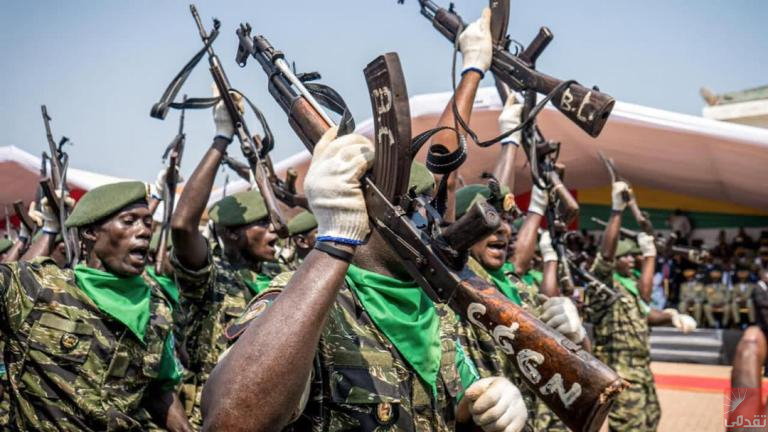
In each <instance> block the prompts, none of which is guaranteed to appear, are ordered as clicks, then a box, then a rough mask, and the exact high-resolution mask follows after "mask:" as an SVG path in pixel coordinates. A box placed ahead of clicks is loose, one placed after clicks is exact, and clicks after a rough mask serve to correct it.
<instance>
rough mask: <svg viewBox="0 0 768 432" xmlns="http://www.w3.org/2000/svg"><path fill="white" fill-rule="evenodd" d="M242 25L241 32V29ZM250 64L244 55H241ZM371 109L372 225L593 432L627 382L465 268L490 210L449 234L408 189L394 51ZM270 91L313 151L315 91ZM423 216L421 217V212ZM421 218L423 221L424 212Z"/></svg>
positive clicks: (427, 286)
mask: <svg viewBox="0 0 768 432" xmlns="http://www.w3.org/2000/svg"><path fill="white" fill-rule="evenodd" d="M243 28H246V27H244V26H241V29H243ZM243 36H244V35H243V34H241V45H240V51H241V52H244V53H247V54H250V55H252V56H254V57H255V58H257V59H259V61H260V63H262V66H264V64H266V63H273V62H274V61H275V60H276V58H275V56H276V55H279V56H280V57H279V58H280V59H282V54H281V53H279V52H278V51H276V50H275V49H274V48H273V47H272V46H271V45H270V44H269V42H268V41H267V40H266V38H264V37H263V36H257V37H255V38H254V39H253V40H252V41H251V43H248V44H243V42H242V38H243ZM238 60H239V61H240V62H241V63H242V64H245V61H246V60H247V57H245V56H240V55H239V56H238ZM265 70H266V71H267V73H268V74H269V77H270V83H271V84H272V83H274V82H276V81H277V82H279V83H286V82H294V81H293V78H295V77H292V74H293V72H292V71H290V70H279V71H277V72H276V73H274V74H273V73H270V72H275V71H274V70H272V69H270V68H267V67H265ZM365 76H366V81H367V83H368V89H369V92H370V97H371V104H372V106H373V112H374V124H375V127H376V132H375V134H374V135H375V146H376V161H375V162H374V166H373V169H372V170H371V172H370V173H369V175H367V176H365V177H364V180H363V185H364V194H365V200H366V206H367V208H368V215H369V217H370V219H371V225H372V226H373V228H374V229H375V230H376V231H377V232H378V233H379V235H381V236H382V237H383V238H384V239H385V240H386V241H387V243H388V244H389V245H390V246H391V247H392V250H394V251H395V252H397V253H398V255H399V256H400V257H401V259H402V261H403V264H404V266H405V268H406V269H407V271H408V272H409V274H410V275H411V276H412V277H413V278H414V279H415V280H416V281H417V283H418V284H419V285H420V286H421V287H422V289H424V291H425V293H426V294H427V295H428V296H429V297H430V298H431V299H432V300H433V301H436V302H442V303H448V304H449V305H450V306H451V307H452V308H453V309H454V310H455V311H456V312H458V313H460V314H461V315H462V316H463V317H464V319H467V320H468V321H469V322H471V323H472V324H473V325H475V326H478V327H480V328H482V329H484V330H486V331H488V332H489V333H490V334H492V335H493V337H494V339H495V340H496V342H497V343H498V345H499V347H500V348H501V349H502V350H503V351H504V352H505V353H506V354H507V355H509V356H510V357H511V358H512V359H513V361H512V363H513V364H514V365H515V366H516V367H517V368H518V370H519V371H520V372H521V376H523V377H524V379H525V380H526V382H527V383H528V385H529V386H530V388H531V389H533V390H534V391H535V392H536V393H537V394H538V395H539V396H540V397H541V398H542V400H544V401H545V402H546V403H547V405H548V406H550V407H551V408H552V409H553V410H554V411H555V413H556V414H557V415H558V416H559V417H560V418H561V419H563V421H565V423H566V424H567V425H568V426H569V427H571V428H572V429H574V430H578V431H594V430H597V429H598V428H599V427H600V425H601V424H602V423H603V421H604V420H605V416H606V415H607V413H608V410H609V408H610V406H611V404H612V401H613V399H614V398H615V396H616V395H617V394H618V393H619V392H620V391H621V390H622V389H623V387H624V382H623V381H622V380H621V378H620V377H619V376H618V375H616V373H615V372H614V371H612V370H611V369H610V368H608V367H607V366H605V365H604V364H603V363H601V362H599V361H598V360H597V359H595V358H594V357H592V356H591V355H590V354H588V353H586V352H584V351H583V350H581V349H580V348H579V347H578V346H577V345H575V344H574V343H572V342H571V341H569V340H568V339H567V338H565V337H564V336H562V335H561V334H559V333H557V332H555V331H554V330H552V329H550V328H548V327H547V326H546V325H545V324H543V323H542V322H541V321H539V320H537V319H536V318H534V317H533V316H531V315H530V314H528V313H527V312H525V311H524V310H523V309H522V308H520V307H519V306H517V305H515V304H514V303H512V302H511V301H510V300H509V299H507V298H506V297H505V296H504V295H503V294H501V293H499V291H498V290H497V289H496V288H495V287H494V286H493V285H491V284H490V283H488V282H486V281H484V280H481V279H480V278H478V277H477V276H476V275H475V274H474V273H472V272H471V270H469V269H468V268H467V266H466V259H467V249H468V248H469V247H470V246H471V245H472V244H474V243H475V242H477V241H478V240H479V239H480V238H483V237H485V236H487V235H489V234H490V233H492V232H494V231H495V230H496V228H497V227H498V225H499V224H500V223H501V221H500V216H499V215H498V213H496V212H495V210H494V209H493V207H492V206H490V205H488V204H476V205H475V206H474V207H472V209H471V210H470V211H469V212H468V213H467V214H466V215H465V216H463V217H462V218H461V219H459V220H458V221H457V222H455V223H454V224H453V225H451V226H450V227H449V228H447V229H442V228H441V222H442V217H441V215H440V214H439V213H438V212H437V210H436V209H435V208H434V207H433V206H432V205H431V203H430V202H429V201H430V200H429V199H428V198H425V197H423V196H416V195H415V194H414V193H413V192H412V191H409V190H408V179H409V174H410V166H411V162H412V159H413V156H414V155H415V152H416V151H418V148H413V147H412V143H411V131H410V124H411V123H410V111H409V103H408V95H407V91H406V88H405V82H404V80H403V76H402V70H401V68H400V62H399V59H398V57H397V54H394V53H390V54H385V55H383V56H380V57H378V58H377V59H375V60H374V61H373V62H371V63H370V64H369V65H368V66H367V67H366V68H365ZM282 90H286V91H284V92H279V93H278V92H276V91H275V92H272V94H273V96H275V98H276V100H277V102H278V104H279V105H280V106H281V107H283V109H284V111H285V112H286V114H288V116H289V118H290V121H291V125H292V126H293V127H294V129H295V130H296V131H297V133H298V134H299V136H300V137H301V139H302V141H303V142H304V143H305V144H306V145H307V148H308V149H309V150H310V151H312V149H313V147H314V144H315V143H316V142H317V141H318V140H319V139H320V137H321V136H322V134H323V133H324V132H325V131H327V130H328V129H329V128H330V127H332V126H334V123H333V121H331V120H330V118H329V117H328V115H327V114H326V113H325V112H323V110H322V108H320V107H319V104H318V103H317V101H314V100H313V97H312V95H311V94H309V93H299V92H298V91H297V90H294V89H293V88H291V87H288V86H286V87H283V88H282ZM422 212H423V213H422ZM423 215H425V216H423Z"/></svg>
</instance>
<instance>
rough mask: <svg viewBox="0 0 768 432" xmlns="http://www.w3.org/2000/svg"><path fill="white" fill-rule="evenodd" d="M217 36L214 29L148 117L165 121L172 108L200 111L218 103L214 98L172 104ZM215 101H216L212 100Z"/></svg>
mask: <svg viewBox="0 0 768 432" xmlns="http://www.w3.org/2000/svg"><path fill="white" fill-rule="evenodd" d="M218 36H219V30H218V29H216V28H214V29H213V30H212V31H211V33H210V35H208V40H207V41H206V42H205V45H203V47H202V48H201V49H200V51H198V52H197V53H196V54H195V55H194V56H193V57H192V58H191V59H190V60H189V61H188V62H187V64H185V65H184V67H182V68H181V70H180V71H179V73H178V74H176V76H175V77H173V80H171V83H170V84H168V87H167V88H166V89H165V91H164V92H163V95H162V96H161V97H160V100H159V101H158V102H157V103H156V104H154V105H152V110H151V111H150V113H149V115H150V116H152V117H154V118H158V119H160V120H163V119H165V116H166V115H168V109H169V108H174V109H201V108H210V107H212V106H214V105H215V104H216V102H218V99H216V98H191V99H187V101H186V103H181V102H173V100H174V99H176V95H177V94H178V93H179V90H181V87H182V86H183V85H184V82H185V81H186V80H187V78H189V74H190V73H192V71H193V70H194V69H195V66H197V64H198V63H200V60H202V59H203V57H204V56H205V54H206V53H207V52H208V48H210V47H211V45H212V44H213V41H215V40H216V38H217V37H218ZM213 99H216V100H213Z"/></svg>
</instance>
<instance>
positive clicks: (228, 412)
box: [202, 129, 373, 431]
mask: <svg viewBox="0 0 768 432" xmlns="http://www.w3.org/2000/svg"><path fill="white" fill-rule="evenodd" d="M335 134H336V130H335V129H332V130H330V131H328V132H327V133H326V134H325V135H324V136H323V138H322V139H321V140H320V142H319V143H318V144H317V146H316V147H315V152H314V156H313V159H312V165H311V166H310V168H309V172H308V173H307V177H306V180H305V183H304V187H305V191H306V194H307V198H308V199H309V203H310V207H311V208H312V212H313V213H314V214H315V217H316V218H317V224H318V227H317V229H318V237H317V242H318V244H323V245H324V247H329V246H330V247H332V248H336V249H337V250H341V251H342V252H346V253H348V254H350V255H351V254H352V253H354V252H355V249H356V247H357V245H359V244H361V243H362V241H363V240H364V239H365V238H366V236H367V234H368V232H370V228H369V226H368V215H367V211H366V207H365V200H364V198H363V192H362V189H361V187H360V178H361V176H362V175H363V173H364V172H365V171H366V170H367V169H368V167H370V164H371V163H372V161H373V144H372V143H371V142H370V141H368V140H367V139H366V138H364V137H362V136H360V135H346V136H344V137H341V138H338V139H333V138H334V137H335ZM316 248H317V246H316ZM348 266H349V262H348V261H345V260H344V259H340V258H337V257H334V256H331V254H329V253H326V252H322V251H319V250H313V251H312V252H310V253H309V255H307V258H306V260H305V261H304V262H303V263H302V265H301V266H300V267H299V269H298V270H297V271H296V273H294V275H293V277H292V278H291V280H290V281H289V282H288V284H287V285H286V287H285V289H284V290H283V291H282V292H281V293H280V295H279V296H278V297H277V299H276V300H275V301H274V302H272V303H271V305H270V306H269V307H268V308H267V309H266V311H265V312H263V314H262V315H261V316H259V317H257V318H256V319H254V320H253V321H252V322H251V324H250V325H249V327H248V328H247V329H246V331H245V332H244V333H243V335H242V336H240V339H239V340H238V341H237V343H235V344H234V345H233V346H232V348H231V350H230V352H229V353H228V354H227V355H226V356H225V357H224V358H223V359H222V360H221V361H220V362H219V364H218V365H217V366H216V368H215V369H214V371H213V372H212V374H211V376H210V379H209V380H208V383H207V384H206V386H205V389H204V390H203V400H202V407H203V414H204V418H205V424H204V430H249V431H267V430H269V431H272V430H281V429H282V428H283V427H284V426H285V425H286V424H288V423H289V422H290V421H291V420H292V419H294V418H295V416H296V415H297V414H298V413H300V412H301V411H302V410H303V407H302V406H301V399H302V398H301V396H302V393H303V391H304V389H305V388H306V385H307V381H308V379H309V377H310V371H311V369H312V365H313V360H314V357H315V351H316V349H317V344H318V342H319V340H320V334H321V332H322V330H323V327H324V323H325V320H326V318H327V316H328V311H329V309H330V307H331V306H332V305H333V303H334V301H335V299H336V294H337V293H338V290H339V288H340V287H341V286H342V284H343V281H344V275H345V274H346V272H347V268H348Z"/></svg>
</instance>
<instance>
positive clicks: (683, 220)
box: [667, 209, 693, 244]
mask: <svg viewBox="0 0 768 432" xmlns="http://www.w3.org/2000/svg"><path fill="white" fill-rule="evenodd" d="M667 224H669V228H670V229H671V230H672V232H675V233H677V234H678V235H679V238H680V239H683V240H685V243H686V244H687V241H688V239H689V238H690V236H691V233H692V232H693V224H692V223H691V218H689V217H688V215H686V214H685V213H683V211H682V210H680V209H675V211H674V212H673V213H672V214H671V215H670V216H669V219H667Z"/></svg>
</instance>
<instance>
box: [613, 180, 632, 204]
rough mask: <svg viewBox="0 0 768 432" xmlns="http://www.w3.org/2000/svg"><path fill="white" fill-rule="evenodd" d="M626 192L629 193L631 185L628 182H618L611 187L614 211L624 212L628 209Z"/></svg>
mask: <svg viewBox="0 0 768 432" xmlns="http://www.w3.org/2000/svg"><path fill="white" fill-rule="evenodd" d="M624 192H629V185H628V184H627V183H626V182H623V181H617V182H614V183H613V184H612V185H611V208H612V209H613V210H614V211H624V209H625V208H627V202H626V201H624Z"/></svg>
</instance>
